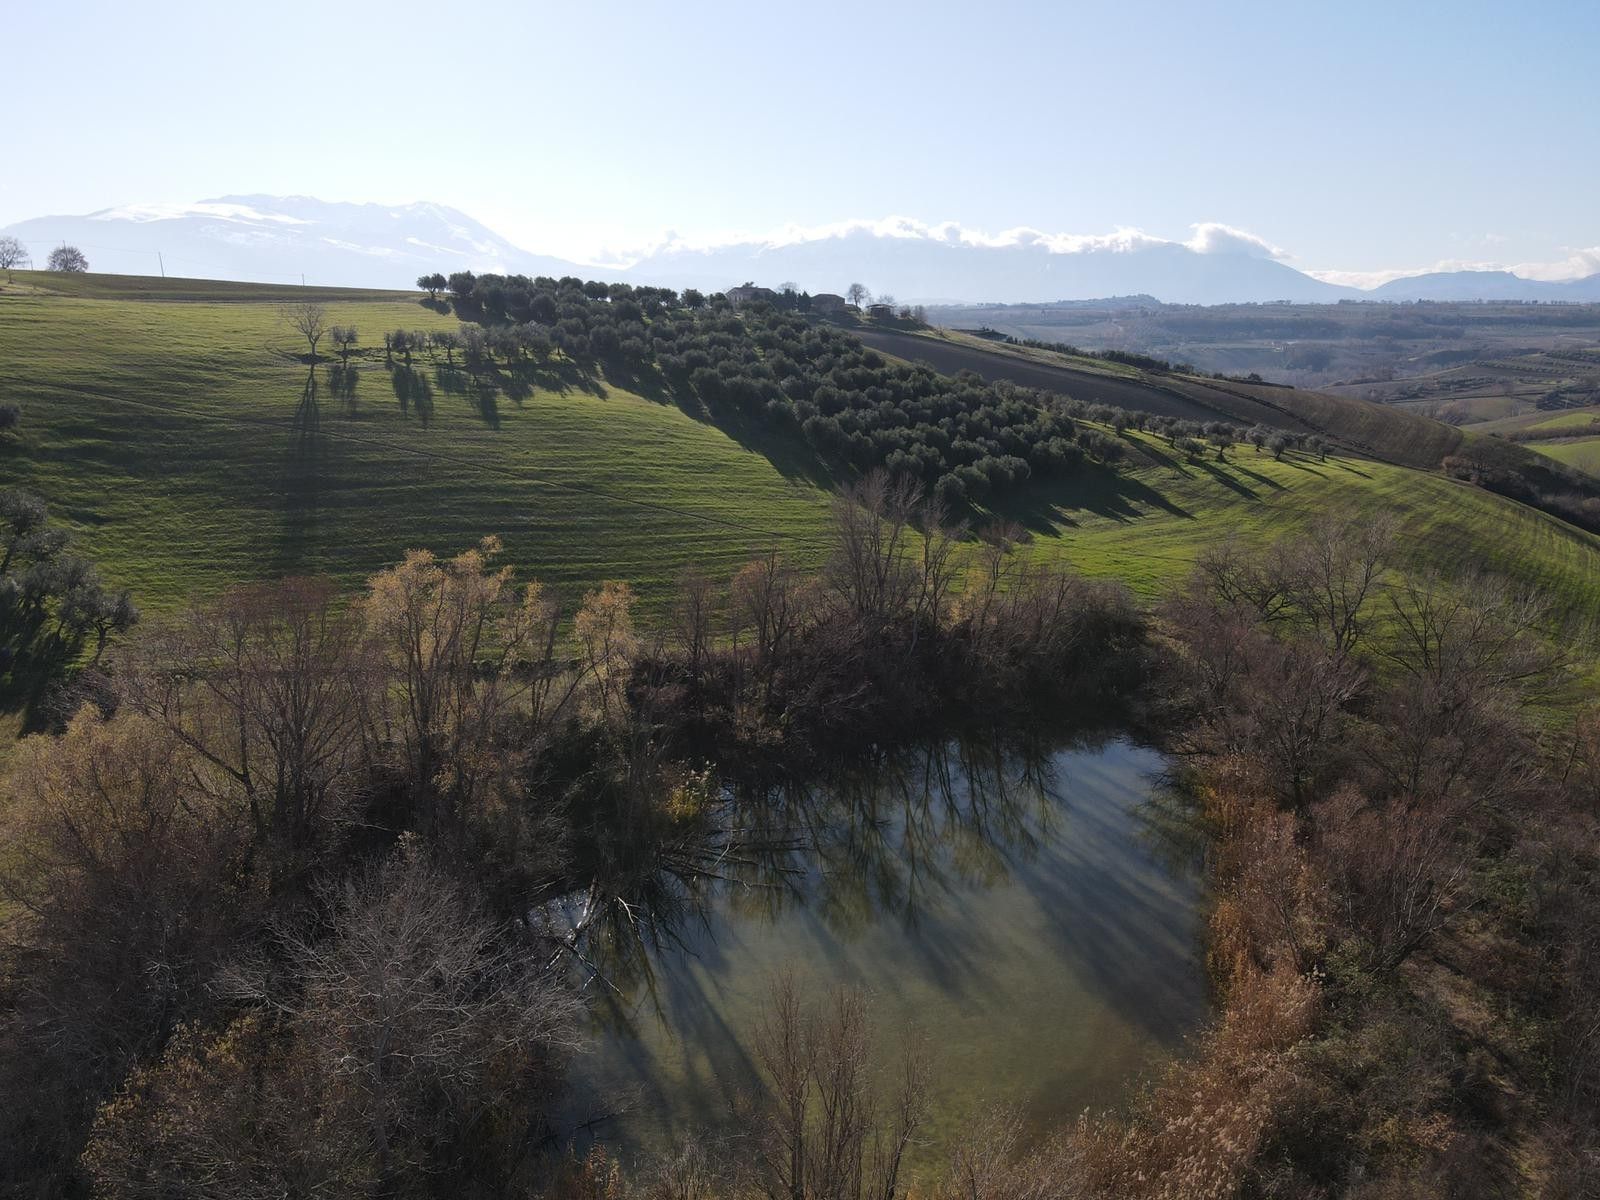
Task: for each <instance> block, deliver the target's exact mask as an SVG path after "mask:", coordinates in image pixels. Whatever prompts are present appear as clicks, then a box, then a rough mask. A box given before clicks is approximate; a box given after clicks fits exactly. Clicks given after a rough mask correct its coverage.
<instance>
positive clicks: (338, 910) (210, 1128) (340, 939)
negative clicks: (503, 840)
mask: <svg viewBox="0 0 1600 1200" xmlns="http://www.w3.org/2000/svg"><path fill="white" fill-rule="evenodd" d="M324 899H325V903H326V905H327V907H328V908H329V910H330V912H331V919H332V924H333V931H332V933H331V934H329V935H327V936H323V937H320V938H311V937H309V936H306V935H304V934H296V933H290V932H288V931H287V930H285V931H282V932H281V933H280V937H279V943H280V944H279V947H278V954H277V955H276V956H273V957H270V958H269V957H263V958H261V959H260V960H258V961H252V962H248V963H246V964H245V965H242V966H240V967H237V968H235V969H233V970H230V971H228V972H225V973H224V974H223V976H222V977H221V979H220V980H219V982H218V984H217V990H218V991H219V992H220V993H222V994H224V995H226V996H227V997H228V998H229V999H231V1000H233V1001H235V1002H236V1003H240V1004H245V1005H249V1006H250V1007H251V1008H252V1009H253V1011H252V1012H250V1013H248V1014H247V1015H246V1016H243V1017H240V1018H238V1019H236V1020H234V1021H233V1022H232V1024H230V1025H229V1026H228V1027H226V1028H225V1029H223V1030H222V1031H221V1032H220V1033H218V1034H216V1035H215V1036H206V1035H204V1034H202V1033H200V1032H198V1031H191V1032H189V1033H186V1034H185V1035H183V1036H180V1037H177V1038H175V1039H174V1040H173V1042H172V1043H171V1044H170V1045H169V1046H168V1047H167V1049H166V1052H165V1054H164V1055H163V1056H162V1057H161V1058H160V1059H159V1060H157V1061H156V1062H155V1063H154V1064H153V1065H151V1066H149V1067H147V1068H142V1069H138V1070H136V1071H135V1072H134V1073H133V1074H132V1076H131V1078H130V1080H129V1083H128V1086H127V1087H126V1088H125V1089H124V1091H123V1093H122V1094H121V1095H120V1096H118V1097H117V1098H116V1099H115V1100H113V1101H112V1102H111V1103H109V1104H107V1105H105V1106H104V1107H103V1108H102V1110H101V1112H100V1116H99V1120H98V1121H97V1123H96V1127H95V1131H94V1134H93V1136H92V1138H91V1140H90V1144H89V1148H88V1150H87V1151H86V1156H85V1162H86V1164H87V1166H88V1168H89V1170H90V1172H91V1174H92V1176H93V1178H94V1180H95V1182H96V1185H97V1187H98V1189H99V1190H100V1191H101V1192H102V1193H104V1194H107V1195H115V1196H149V1197H152V1198H153V1197H158V1196H159V1197H203V1196H224V1195H225V1196H246V1197H251V1196H260V1197H263V1198H265V1197H275V1196H285V1195H326V1196H330V1197H339V1196H351V1197H356V1196H368V1195H385V1196H397V1197H398V1196H411V1195H427V1194H429V1192H430V1188H431V1181H432V1180H434V1179H438V1178H444V1179H449V1180H452V1181H454V1182H455V1183H456V1184H457V1185H458V1186H459V1187H461V1188H463V1189H465V1188H467V1187H469V1186H471V1185H476V1186H479V1187H483V1188H485V1189H488V1190H489V1191H491V1192H494V1191H496V1190H498V1189H501V1188H503V1187H504V1186H505V1184H506V1182H507V1181H508V1180H510V1179H511V1178H513V1177H514V1175H515V1174H516V1171H517V1169H518V1166H519V1163H520V1162H521V1160H522V1157H523V1155H524V1154H525V1153H526V1152H527V1148H528V1146H529V1145H530V1142H531V1141H532V1140H534V1139H535V1138H536V1137H537V1134H538V1132H539V1130H540V1121H541V1119H542V1116H543V1114H544V1106H545V1105H546V1104H547V1103H548V1101H549V1100H550V1099H551V1098H552V1096H553V1095H554V1092H555V1090H556V1088H557V1087H558V1086H559V1080H560V1065H559V1063H560V1055H561V1053H563V1052H564V1051H565V1050H568V1049H571V1048H573V1047H574V1046H575V1040H576V1033H575V1028H576V1015H577V1001H576V999H575V998H574V997H573V996H572V995H571V994H570V992H569V991H568V990H567V989H566V987H565V986H564V985H563V984H562V983H561V981H560V980H559V979H558V978H556V977H555V976H554V975H552V974H551V973H550V972H548V971H546V970H543V969H541V968H540V967H539V966H538V965H537V960H536V958H535V956H534V955H533V954H531V952H530V949H529V947H527V946H524V945H520V944H518V943H517V942H516V941H515V940H514V939H513V938H511V937H509V936H508V933H507V931H506V930H504V929H502V928H500V927H498V926H497V925H496V924H494V923H493V922H491V921H489V920H488V919H487V918H486V917H484V916H483V915H482V913H481V912H480V911H479V910H478V909H477V908H476V906H475V905H474V904H473V902H472V900H471V899H470V897H469V896H468V895H467V894H466V893H465V892H463V891H462V889H461V888H460V887H459V886H458V885H457V884H456V883H454V882H453V881H452V880H450V879H449V878H448V877H446V876H444V875H442V874H441V873H439V872H438V871H437V870H436V869H435V868H433V867H431V866H429V865H428V864H427V863H426V862H425V861H423V860H422V859H421V858H420V857H419V856H418V855H416V854H415V853H412V852H410V851H409V850H408V851H405V852H402V853H400V854H398V855H396V856H394V857H393V858H391V859H390V860H389V861H388V862H387V863H385V864H384V865H383V866H382V867H381V868H379V869H378V870H376V871H374V872H373V873H372V874H371V875H369V876H367V877H365V878H358V879H356V880H354V881H350V882H346V883H345V884H344V885H342V886H340V887H338V888H335V889H330V890H329V891H328V893H327V895H326V896H325V898H324Z"/></svg>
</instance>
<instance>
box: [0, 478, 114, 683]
mask: <svg viewBox="0 0 1600 1200" xmlns="http://www.w3.org/2000/svg"><path fill="white" fill-rule="evenodd" d="M70 541H71V538H70V535H69V534H68V533H67V531H66V530H64V529H62V528H60V527H59V526H55V525H52V524H51V523H50V519H49V512H48V510H47V509H46V506H45V503H44V501H43V500H42V499H40V498H39V497H38V496H36V495H34V494H33V493H31V492H26V491H22V490H20V489H13V490H10V491H6V492H0V675H3V674H5V673H6V672H7V671H12V670H28V671H32V670H35V669H36V668H38V667H40V666H44V667H51V668H54V667H60V666H62V665H64V664H65V663H67V662H70V661H71V660H72V659H73V658H75V657H76V656H77V654H78V652H79V651H80V650H81V649H84V648H85V643H86V642H87V641H88V640H89V639H90V638H91V637H92V638H93V640H94V656H93V661H92V663H91V664H90V665H91V666H95V665H98V663H99V661H100V658H101V655H102V654H103V653H104V651H105V648H106V643H107V641H108V640H109V639H110V638H112V637H113V636H115V635H117V634H121V633H124V632H126V631H127V630H128V629H130V628H132V627H133V625H134V624H135V623H136V622H137V621H138V619H139V612H138V609H137V608H135V607H134V604H133V601H132V600H131V599H130V598H129V596H128V593H127V592H126V591H112V590H110V589H108V588H107V587H106V586H105V583H104V582H103V581H102V580H101V578H100V575H99V572H97V571H96V570H95V568H94V566H93V565H92V564H91V563H90V562H88V560H86V559H83V558H80V557H78V556H77V555H75V554H72V553H71V552H70V550H69V544H70Z"/></svg>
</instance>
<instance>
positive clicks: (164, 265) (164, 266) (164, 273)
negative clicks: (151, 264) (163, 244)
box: [156, 250, 167, 279]
mask: <svg viewBox="0 0 1600 1200" xmlns="http://www.w3.org/2000/svg"><path fill="white" fill-rule="evenodd" d="M156 262H157V263H159V264H160V265H161V278H163V279H165V278H166V277H167V260H166V259H164V258H162V257H161V251H159V250H157V251H156Z"/></svg>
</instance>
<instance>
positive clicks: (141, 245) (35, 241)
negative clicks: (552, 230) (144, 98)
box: [4, 195, 592, 287]
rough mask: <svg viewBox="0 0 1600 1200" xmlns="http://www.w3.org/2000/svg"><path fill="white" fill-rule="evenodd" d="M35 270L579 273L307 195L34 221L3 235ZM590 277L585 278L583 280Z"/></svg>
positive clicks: (505, 247) (431, 208)
mask: <svg viewBox="0 0 1600 1200" xmlns="http://www.w3.org/2000/svg"><path fill="white" fill-rule="evenodd" d="M4 232H5V233H7V234H10V235H11V236H13V237H17V238H21V239H22V240H23V241H24V242H26V243H27V244H28V248H29V252H30V253H31V254H32V256H33V259H34V261H35V262H41V263H42V262H43V261H44V258H45V256H46V255H47V254H48V253H49V252H50V247H52V246H56V245H59V244H60V243H62V242H70V243H71V244H73V245H75V246H78V247H79V248H80V249H82V250H83V252H84V253H85V254H86V255H87V256H88V258H89V263H90V268H91V269H92V270H94V271H102V272H107V273H110V274H118V275H154V274H156V273H157V272H158V271H160V270H161V269H163V266H164V268H165V271H166V273H167V274H168V275H177V276H189V277H194V278H201V279H242V280H248V281H252V282H261V283H290V282H298V281H299V279H300V277H301V276H302V275H304V277H305V281H306V282H307V283H317V284H329V285H344V286H349V287H410V286H412V283H413V282H414V281H415V279H416V278H417V276H418V275H420V274H422V273H423V272H431V271H443V272H445V273H447V274H448V273H449V272H451V271H461V270H471V271H479V272H484V271H495V272H502V273H508V274H509V273H522V274H526V275H548V274H556V275H566V274H572V273H575V272H581V269H580V268H578V267H575V266H574V265H573V264H571V263H567V262H563V261H561V260H560V259H555V258H548V257H544V256H541V255H537V254H529V253H528V252H527V251H525V250H521V249H519V248H518V247H516V246H513V245H512V244H511V243H510V242H508V241H506V240H505V239H504V238H502V237H500V236H499V235H498V234H496V233H494V232H493V231H491V230H489V229H487V228H485V227H484V226H483V225H481V224H479V223H478V222H477V221H475V220H473V219H472V218H471V217H469V216H467V215H466V214H465V213H463V212H459V211H457V210H456V209H453V208H446V207H445V206H443V205H440V204H426V203H421V204H406V205H401V206H398V207H390V206H387V205H382V204H343V203H330V202H327V201H323V200H316V199H313V198H311V197H309V196H260V195H253V196H219V197H217V198H216V199H212V200H201V201H199V202H197V203H194V204H143V205H130V206H127V207H124V208H108V209H103V210H101V211H100V212H94V213H90V214H88V215H87V216H81V217H39V218H36V219H34V220H31V221H23V222H21V223H19V224H16V225H12V226H10V227H9V228H7V229H6V230H5V231H4ZM590 274H592V272H590Z"/></svg>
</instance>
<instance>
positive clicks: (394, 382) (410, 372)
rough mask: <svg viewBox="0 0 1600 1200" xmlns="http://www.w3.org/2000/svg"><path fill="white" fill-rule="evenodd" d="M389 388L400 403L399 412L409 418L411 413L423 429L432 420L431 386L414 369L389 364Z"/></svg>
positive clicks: (398, 364)
mask: <svg viewBox="0 0 1600 1200" xmlns="http://www.w3.org/2000/svg"><path fill="white" fill-rule="evenodd" d="M389 386H390V387H392V388H393V389H394V398H395V399H396V400H398V401H399V402H400V411H401V412H402V413H403V414H405V415H407V416H409V415H410V414H411V413H412V412H413V411H414V412H415V413H416V414H417V420H418V421H420V422H421V423H422V425H423V426H424V428H426V427H427V425H428V424H429V423H430V422H431V421H432V420H433V384H431V383H429V382H428V377H427V376H426V375H425V374H423V373H422V372H421V371H420V370H418V369H417V368H416V367H408V366H403V365H401V364H400V363H393V362H392V363H390V364H389Z"/></svg>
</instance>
